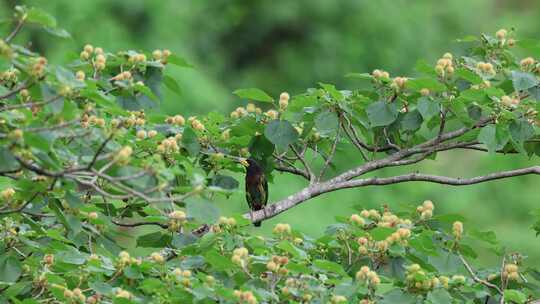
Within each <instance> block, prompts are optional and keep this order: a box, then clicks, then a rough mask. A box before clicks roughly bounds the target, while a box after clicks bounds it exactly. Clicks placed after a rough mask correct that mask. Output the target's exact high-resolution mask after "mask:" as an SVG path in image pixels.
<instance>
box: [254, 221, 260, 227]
mask: <svg viewBox="0 0 540 304" xmlns="http://www.w3.org/2000/svg"><path fill="white" fill-rule="evenodd" d="M261 224H262V222H255V223H253V226H255V227H261Z"/></svg>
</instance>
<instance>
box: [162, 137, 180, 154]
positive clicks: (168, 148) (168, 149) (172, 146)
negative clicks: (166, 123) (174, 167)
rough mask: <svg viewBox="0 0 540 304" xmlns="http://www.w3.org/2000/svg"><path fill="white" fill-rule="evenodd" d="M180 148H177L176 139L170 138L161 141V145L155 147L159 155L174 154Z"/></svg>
mask: <svg viewBox="0 0 540 304" xmlns="http://www.w3.org/2000/svg"><path fill="white" fill-rule="evenodd" d="M179 150H180V147H179V146H178V142H177V138H176V137H174V136H170V137H168V138H166V139H164V140H162V141H161V143H160V144H159V145H158V146H157V147H156V151H157V152H158V153H161V154H167V153H174V152H178V151H179Z"/></svg>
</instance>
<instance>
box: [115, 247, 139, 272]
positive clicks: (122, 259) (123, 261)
mask: <svg viewBox="0 0 540 304" xmlns="http://www.w3.org/2000/svg"><path fill="white" fill-rule="evenodd" d="M118 257H119V260H118V267H120V268H123V267H125V266H127V265H130V264H135V265H140V264H141V263H142V260H141V259H140V258H138V259H137V258H133V257H131V256H130V255H129V252H127V251H121V252H120V253H119V254H118Z"/></svg>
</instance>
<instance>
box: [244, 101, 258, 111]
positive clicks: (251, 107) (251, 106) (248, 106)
mask: <svg viewBox="0 0 540 304" xmlns="http://www.w3.org/2000/svg"><path fill="white" fill-rule="evenodd" d="M256 108H257V107H256V106H255V105H254V104H252V103H248V104H247V106H246V111H248V112H249V113H253V112H255V109H256Z"/></svg>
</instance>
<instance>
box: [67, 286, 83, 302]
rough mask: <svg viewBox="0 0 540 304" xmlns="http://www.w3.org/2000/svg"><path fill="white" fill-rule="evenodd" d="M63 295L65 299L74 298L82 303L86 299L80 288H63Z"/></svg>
mask: <svg viewBox="0 0 540 304" xmlns="http://www.w3.org/2000/svg"><path fill="white" fill-rule="evenodd" d="M64 297H66V298H67V299H76V300H78V301H79V302H83V303H84V302H85V301H86V296H85V295H84V294H83V292H82V290H81V289H80V288H75V289H73V290H69V289H68V288H65V289H64Z"/></svg>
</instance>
